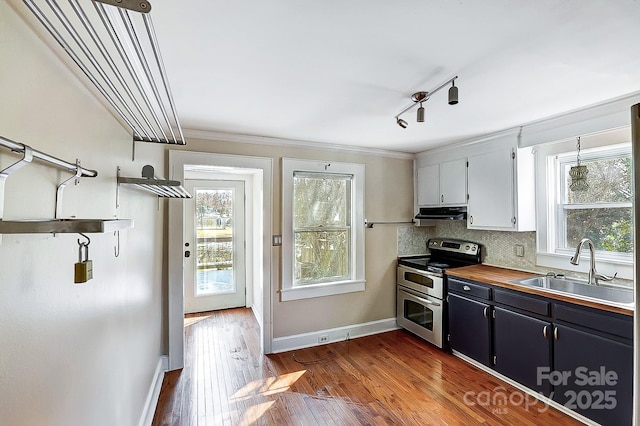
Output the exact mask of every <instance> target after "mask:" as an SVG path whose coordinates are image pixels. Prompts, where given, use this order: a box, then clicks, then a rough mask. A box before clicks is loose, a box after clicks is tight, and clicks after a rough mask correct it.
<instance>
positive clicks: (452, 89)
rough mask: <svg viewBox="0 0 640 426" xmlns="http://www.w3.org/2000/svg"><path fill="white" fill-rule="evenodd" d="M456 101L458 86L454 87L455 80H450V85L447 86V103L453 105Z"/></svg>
mask: <svg viewBox="0 0 640 426" xmlns="http://www.w3.org/2000/svg"><path fill="white" fill-rule="evenodd" d="M457 103H458V88H457V87H456V82H455V81H452V82H451V87H450V88H449V105H455V104H457Z"/></svg>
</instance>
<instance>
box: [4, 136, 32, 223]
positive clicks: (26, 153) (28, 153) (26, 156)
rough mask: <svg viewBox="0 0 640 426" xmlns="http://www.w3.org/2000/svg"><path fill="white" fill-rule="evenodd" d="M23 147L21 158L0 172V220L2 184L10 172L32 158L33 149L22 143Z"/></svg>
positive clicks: (24, 164) (29, 161) (27, 162)
mask: <svg viewBox="0 0 640 426" xmlns="http://www.w3.org/2000/svg"><path fill="white" fill-rule="evenodd" d="M23 147H24V149H23V151H22V158H21V159H20V160H18V161H17V162H15V163H13V164H12V165H10V166H9V167H7V168H6V169H4V170H2V171H1V172H0V220H2V218H3V217H4V186H5V183H6V182H7V178H8V177H9V175H10V174H11V173H13V172H15V171H16V170H18V169H21V168H22V167H24V166H26V165H27V164H29V163H31V161H32V160H33V149H31V147H29V146H27V145H23Z"/></svg>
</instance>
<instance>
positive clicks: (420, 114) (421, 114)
mask: <svg viewBox="0 0 640 426" xmlns="http://www.w3.org/2000/svg"><path fill="white" fill-rule="evenodd" d="M416 121H417V122H418V123H424V108H423V106H422V102H420V108H418V119H417V120H416Z"/></svg>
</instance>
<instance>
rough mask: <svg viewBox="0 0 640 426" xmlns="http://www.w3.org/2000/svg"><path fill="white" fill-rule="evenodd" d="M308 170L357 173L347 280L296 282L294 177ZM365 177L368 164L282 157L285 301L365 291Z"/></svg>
mask: <svg viewBox="0 0 640 426" xmlns="http://www.w3.org/2000/svg"><path fill="white" fill-rule="evenodd" d="M305 172H306V173H324V174H327V173H330V174H342V175H351V176H353V180H352V183H351V218H350V222H351V231H352V232H351V241H350V245H351V248H352V253H351V264H350V270H351V277H350V278H349V279H347V280H340V281H331V282H320V283H315V284H308V285H304V286H295V287H294V286H293V283H294V270H293V267H294V264H293V254H294V253H293V251H294V232H293V177H294V173H305ZM364 179H365V166H364V164H359V163H338V162H333V161H332V162H328V161H327V162H321V161H315V160H302V159H296V158H283V159H282V280H281V285H280V299H281V300H282V301H283V302H284V301H290V300H298V299H308V298H314V297H322V296H329V295H335V294H345V293H352V292H358V291H364V289H365V277H364V271H365V268H364ZM359 224H362V226H359Z"/></svg>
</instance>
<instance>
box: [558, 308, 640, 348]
mask: <svg viewBox="0 0 640 426" xmlns="http://www.w3.org/2000/svg"><path fill="white" fill-rule="evenodd" d="M554 311H555V317H556V319H557V320H558V321H565V322H568V323H572V324H576V325H581V326H583V327H587V328H590V329H592V330H598V331H602V332H604V333H607V334H611V335H614V336H619V337H624V338H625V339H630V340H631V339H633V321H632V319H631V318H632V317H626V316H622V315H618V314H611V313H605V312H596V311H591V310H587V309H586V308H585V309H580V308H573V307H570V306H565V305H561V304H557V303H556V305H555V308H554Z"/></svg>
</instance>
